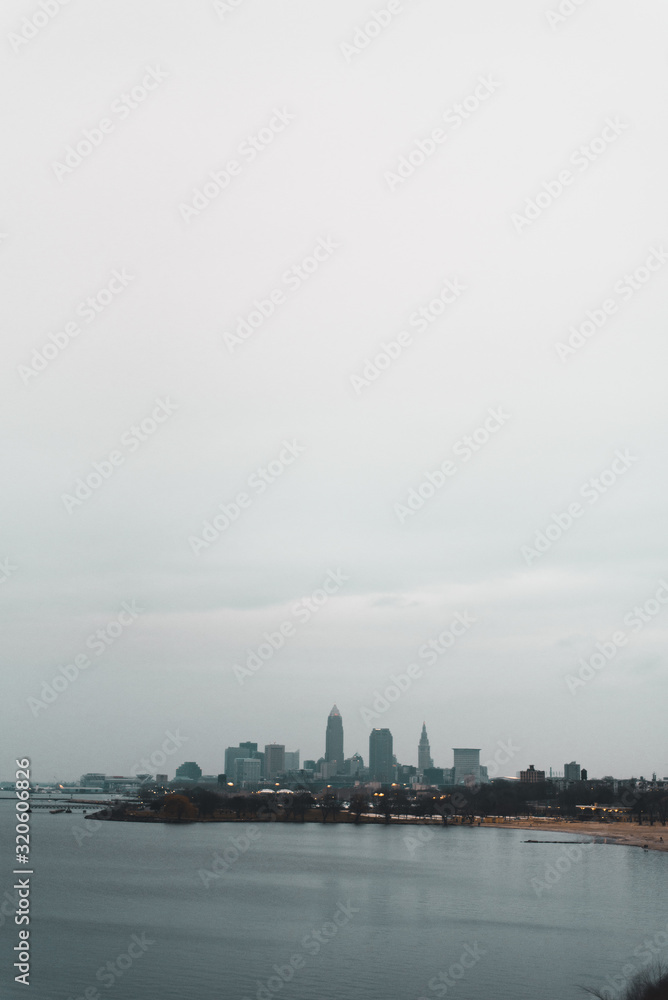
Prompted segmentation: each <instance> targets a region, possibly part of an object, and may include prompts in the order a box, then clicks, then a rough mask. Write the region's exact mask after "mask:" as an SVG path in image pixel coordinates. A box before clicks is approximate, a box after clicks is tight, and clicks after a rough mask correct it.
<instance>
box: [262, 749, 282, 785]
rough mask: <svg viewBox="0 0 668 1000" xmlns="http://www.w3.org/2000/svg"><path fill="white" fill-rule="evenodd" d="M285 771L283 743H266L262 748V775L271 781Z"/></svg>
mask: <svg viewBox="0 0 668 1000" xmlns="http://www.w3.org/2000/svg"><path fill="white" fill-rule="evenodd" d="M284 771H285V744H284V743H267V745H266V746H265V748H264V776H265V778H267V779H268V780H269V781H272V780H273V779H274V778H276V777H277V776H278V775H279V774H282V773H283V772H284Z"/></svg>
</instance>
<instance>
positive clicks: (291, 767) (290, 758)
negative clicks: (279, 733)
mask: <svg viewBox="0 0 668 1000" xmlns="http://www.w3.org/2000/svg"><path fill="white" fill-rule="evenodd" d="M285 770H286V771H298V770H299V750H286V751H285Z"/></svg>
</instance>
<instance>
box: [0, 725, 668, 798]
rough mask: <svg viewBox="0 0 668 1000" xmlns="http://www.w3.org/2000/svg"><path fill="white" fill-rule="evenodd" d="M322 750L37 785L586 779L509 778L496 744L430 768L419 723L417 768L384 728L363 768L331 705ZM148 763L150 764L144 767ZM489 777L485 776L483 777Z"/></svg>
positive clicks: (102, 789) (552, 773)
mask: <svg viewBox="0 0 668 1000" xmlns="http://www.w3.org/2000/svg"><path fill="white" fill-rule="evenodd" d="M324 742H325V752H324V755H323V756H322V757H320V758H318V759H317V760H313V759H307V760H304V761H303V763H302V762H300V751H299V750H287V749H286V747H285V744H283V743H267V744H266V745H265V746H264V750H260V749H259V747H258V744H257V743H256V742H252V741H246V742H240V743H239V745H238V746H231V747H227V748H226V750H225V753H224V770H223V771H222V772H219V773H217V774H203V772H202V768H201V767H200V766H199V764H198V763H197V762H196V761H184V762H183V763H182V764H180V765H179V766H178V767H176V769H175V774H174V777H173V778H172V779H170V777H169V774H168V773H166V772H164V771H162V772H159V771H156V773H154V774H152V773H149V772H148V771H146V772H142V773H136V774H132V775H128V776H124V775H108V774H105V773H100V772H87V773H85V774H83V775H82V776H81V778H80V780H79V783H72V782H69V781H68V782H58V781H54V782H53V783H44V784H40V786H38V787H39V788H43V789H44V790H45V791H48V790H51V789H54V790H59V791H62V792H67V793H88V794H91V793H92V794H94V793H105V794H108V793H117V794H119V793H120V794H123V793H127V794H132V793H133V792H135V791H136V789H137V788H138V787H141V786H146V785H153V786H154V787H158V788H165V789H166V788H168V787H169V786H170V785H171V786H174V785H175V784H176V785H179V786H181V787H183V786H186V787H187V786H188V785H196V784H215V785H216V786H218V787H220V786H225V787H226V789H227V790H231V789H243V790H247V791H251V792H252V791H257V790H259V789H260V788H262V787H266V786H268V785H270V786H273V787H276V786H278V785H283V786H284V787H286V788H291V787H292V788H296V787H304V788H311V789H313V790H316V791H317V790H320V789H322V788H325V787H327V788H332V789H336V788H341V789H346V788H350V787H353V786H356V785H373V786H378V787H380V786H384V785H398V786H403V787H405V788H408V789H411V790H413V791H415V792H420V791H424V790H428V789H432V788H445V787H454V786H460V785H463V786H469V787H471V786H477V785H484V784H489V783H490V782H491V781H493V780H494V779H497V778H503V779H504V780H506V781H510V782H519V783H521V784H523V785H544V783H545V782H546V781H549V782H551V783H552V785H553V787H554V788H555V789H556V790H563V789H564V788H566V787H567V786H568V785H570V784H572V783H574V782H586V781H588V780H590V779H589V777H588V773H587V770H586V768H583V767H581V766H580V764H579V763H577V762H576V761H574V760H572V761H570V762H569V763H565V764H564V765H563V770H562V771H557V770H553V768H549V771H547V772H546V771H545V770H541V769H538V768H536V767H535V765H534V764H529V765H528V766H526V767H525V768H524V769H520V770H517V771H514V772H513V773H512V774H509V773H505V774H503V773H501V770H500V768H501V767H502V766H506V767H507V764H508V763H509V762H510V760H511V759H512V758H513V757H514V756H515V755H516V754H517V753H518V748H516V747H512V746H510V745H509V744H506V745H505V747H504V745H503V744H501V747H502V752H498V751H497V753H496V754H495V756H494V759H492V760H490V761H487V762H486V763H485V764H481V763H480V749H479V748H477V747H453V748H452V754H453V758H452V765H451V766H449V767H440V766H435V764H434V760H433V758H432V754H431V747H430V742H429V736H428V733H427V726H426V723H423V724H422V731H421V733H420V737H419V740H418V742H417V766H415V765H413V764H401V763H399V762H398V761H397V758H396V756H395V755H394V751H393V739H392V733H391V731H390V730H389V729H387V728H378V729H372V730H371V732H370V734H369V749H368V763H367V764H365V762H364V758H363V757H362V755H361V754H360V753H354V754H352V756H350V757H346V756H345V753H344V730H343V718H342V716H341V713H340V711H339V709H338V708H337V706H336V705H334V706H333V708H332V710H331V712H330V713H329V716H328V718H327V723H326V727H325V741H324ZM156 757H157V758H158V759H160V760H161V761H162V762H166V760H167V755H166V754H164V753H162V752H158V754H153V755H152V758H151V761H152V762H153V763H157V761H156ZM144 763H146V764H148V763H149V762H148V761H146V762H144ZM490 772H491V773H490ZM599 780H601V781H603V782H605V783H606V784H611V783H612V786H613V791H615V792H616V791H617V790H618V786H623V785H626V784H627V783H628V782H629V781H632V782H633V783H634V784H639V785H640V787H641V788H644V789H646V790H652V789H661V788H663V787H664V783H665V784H668V777H664V778H663V779H657V776H656V773H653V774H652V777H651V779H645V778H644V776H642V775H641V776H640V778H639V779H638V780H636V779H635V778H631V779H616V778H614V777H613V776H611V775H606V776H605V777H604V778H602V779H599ZM12 787H13V785H12V784H11V783H9V782H0V788H1V789H8V788H12Z"/></svg>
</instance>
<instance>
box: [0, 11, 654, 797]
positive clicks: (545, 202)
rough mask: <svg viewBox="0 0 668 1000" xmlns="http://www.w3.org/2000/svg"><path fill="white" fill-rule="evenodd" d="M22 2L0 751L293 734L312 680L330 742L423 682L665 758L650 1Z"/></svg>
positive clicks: (556, 746)
mask: <svg viewBox="0 0 668 1000" xmlns="http://www.w3.org/2000/svg"><path fill="white" fill-rule="evenodd" d="M44 4H45V5H46V8H47V11H46V13H45V12H44V11H43V8H42V7H40V6H39V4H38V3H37V2H32V0H31V2H24V0H21V2H19V0H5V2H4V3H3V5H2V9H1V10H0V37H2V39H3V41H2V44H3V46H4V57H3V59H2V64H1V67H0V82H1V85H2V91H3V93H4V94H5V95H6V101H5V108H4V111H3V119H4V120H3V135H4V136H5V138H6V143H5V146H6V152H5V155H4V157H3V162H2V165H1V166H0V171H1V173H2V185H1V190H2V199H1V205H0V232H1V234H2V236H1V238H0V264H1V271H2V279H1V280H2V299H3V304H4V308H3V330H4V332H3V344H4V347H5V358H6V364H5V366H4V369H3V373H2V386H1V390H2V409H3V421H2V426H3V431H2V438H3V446H4V448H3V450H4V462H3V467H4V470H5V489H4V490H3V496H2V525H1V533H0V559H3V560H4V563H3V564H2V572H1V573H0V576H1V577H2V582H1V583H0V595H1V597H2V606H3V658H4V664H5V665H4V670H3V678H4V684H3V687H4V697H3V699H2V701H3V715H4V716H5V719H4V722H3V732H5V733H6V734H7V742H6V754H5V758H4V764H3V768H2V770H3V776H4V777H9V774H10V772H11V771H12V770H13V767H14V764H13V760H14V758H15V757H22V756H25V755H28V756H30V757H31V758H32V759H33V770H34V774H35V776H36V777H38V778H41V779H44V780H47V779H50V778H52V777H53V776H54V775H57V776H59V777H76V776H78V775H79V774H81V773H82V772H84V771H88V770H96V771H97V770H100V771H105V772H107V773H126V772H128V771H129V770H130V769H131V768H132V767H133V766H134V765H135V764H136V762H137V761H139V760H140V759H141V758H142V757H144V758H145V757H148V756H149V755H150V754H152V753H153V752H155V751H157V750H158V749H159V748H160V747H161V745H162V743H163V741H164V739H165V733H166V731H167V730H171V731H172V732H176V731H177V730H178V731H179V732H180V734H181V735H182V737H183V738H184V743H183V744H182V746H181V747H180V748H179V749H178V750H177V751H176V752H175V753H174V754H172V755H171V756H170V757H169V760H168V761H167V763H166V764H165V765H164V767H161V768H158V770H166V771H169V773H170V774H173V771H174V769H175V767H176V766H178V764H180V763H181V762H182V760H184V759H187V760H197V761H198V762H199V763H200V765H201V766H202V768H203V769H204V771H205V772H207V773H208V772H213V773H216V772H218V771H220V770H222V769H223V752H224V748H225V747H226V746H228V745H233V744H236V743H237V741H238V740H256V741H257V742H258V743H260V744H264V743H265V742H270V741H277V742H281V743H285V744H286V746H287V748H288V749H297V748H299V749H300V750H301V753H302V758H304V757H316V758H317V757H318V756H320V755H321V754H322V753H323V751H324V729H325V723H326V717H327V714H328V712H329V710H330V708H331V706H332V704H333V703H334V702H336V704H337V705H338V706H339V709H340V711H341V713H342V716H343V722H344V730H345V751H346V754H347V755H350V754H352V753H353V752H355V751H359V752H361V753H362V755H363V756H364V758H365V761H366V760H367V759H368V733H369V729H370V728H371V725H377V726H388V727H389V728H390V729H391V730H392V732H393V735H394V746H395V752H396V754H397V756H398V759H399V760H400V761H402V762H405V763H416V762H417V741H418V738H419V735H420V727H421V724H422V721H423V719H425V720H426V722H427V728H428V732H429V736H430V739H431V745H432V752H433V756H434V758H435V762H436V763H437V764H439V765H450V764H451V763H452V753H451V749H450V748H451V747H452V746H475V747H480V748H481V751H482V754H481V757H482V759H483V760H485V759H490V758H491V757H492V756H493V754H494V753H495V751H496V749H497V747H498V744H499V741H508V740H510V741H511V742H512V745H513V746H514V747H516V748H518V749H517V750H516V751H513V756H512V759H511V760H510V762H509V763H508V764H507V765H505V766H504V767H503V768H502V770H503V771H504V773H511V774H514V773H515V772H516V771H517V770H519V769H520V768H522V767H525V766H527V765H528V764H529V763H535V765H536V766H537V767H545V768H549V767H550V766H552V767H553V768H555V769H559V770H560V769H561V768H562V767H563V764H564V762H565V761H570V760H572V759H575V760H577V761H579V762H581V764H582V765H583V766H585V767H588V769H589V773H590V774H591V775H596V776H601V775H604V774H609V773H614V774H616V775H618V776H629V775H632V774H633V775H636V776H638V775H639V774H644V775H645V776H647V775H650V774H651V772H652V771H654V770H655V771H656V772H657V773H658V774H659V776H662V775H664V774H668V749H667V747H666V736H665V704H666V667H665V640H666V634H667V625H668V584H662V582H661V581H662V580H668V560H667V559H666V547H665V540H666V529H665V487H666V464H665V462H666V458H665V456H666V432H665V426H666V408H667V405H666V392H665V383H666V378H665V362H666V356H667V354H668V348H667V347H666V305H665V303H666V286H667V282H668V231H667V222H666V207H667V202H668V199H667V196H666V185H665V177H666V169H667V166H668V164H667V159H668V157H667V152H668V148H667V141H666V127H665V93H666V90H667V87H668V59H667V52H666V44H665V38H666V29H667V28H668V11H667V10H666V8H665V5H664V4H663V3H661V2H660V0H644V2H641V3H637V4H633V5H631V4H629V3H626V2H622V0H584V2H582V0H580V3H579V4H577V3H576V2H574V0H573V2H571V0H561V2H560V0H504V2H503V3H498V2H496V0H484V2H482V0H481V2H477V3H471V2H470V0H466V2H464V0H459V2H450V0H448V2H444V0H413V2H411V0H401V2H398V0H393V2H392V3H391V4H390V3H388V2H385V0H378V3H376V4H373V5H371V4H367V3H362V2H359V0H336V2H333V0H310V2H308V0H271V2H268V0H236V2H234V0H227V2H226V0H219V2H218V3H214V2H209V0H198V2H192V0H189V2H186V0H143V2H142V3H140V4H137V3H133V2H130V0H114V2H113V3H111V2H104V0H87V2H86V3H77V2H73V3H69V4H67V5H65V6H62V7H60V6H59V4H58V0H44ZM54 11H55V12H54ZM560 11H561V12H560ZM374 12H375V16H374ZM212 173H213V175H214V177H215V176H217V177H218V180H214V179H213V178H212ZM89 298H90V299H92V300H93V301H92V303H88V304H86V300H88V299H89ZM420 310H422V313H420ZM263 313H264V315H263ZM246 324H249V325H246ZM578 331H579V332H578ZM569 338H570V339H569ZM560 345H561V346H560ZM45 348H46V349H45ZM374 358H375V360H374ZM370 362H371V366H370V365H369V363H370ZM142 421H144V423H143V424H142ZM485 422H487V423H486V424H485ZM132 428H135V430H133V429H132ZM137 428H138V429H137ZM467 435H468V436H469V438H470V440H469V442H468V443H467V441H466V436H467ZM286 442H287V444H286ZM96 463H97V466H96ZM262 469H265V470H268V471H267V472H266V474H265V473H263V472H258V470H262ZM272 469H273V472H272V471H271V470H272ZM96 470H97V471H96ZM91 476H92V479H90V482H89V484H88V485H86V480H87V478H88V477H91ZM96 477H97V478H96ZM429 477H431V481H430V479H429ZM79 480H82V482H80V483H79V485H78V486H77V484H78V481H79ZM592 480H595V482H592ZM91 484H92V485H91ZM77 490H78V494H77ZM411 491H413V492H411ZM87 492H88V494H89V495H86V494H87ZM240 494H241V495H242V496H240ZM430 494H432V495H430ZM409 500H410V503H409ZM411 503H412V507H411V505H410V504H411ZM230 504H233V505H236V507H235V506H232V507H230ZM221 505H222V506H221ZM569 509H570V513H569ZM226 511H227V513H226ZM216 516H218V521H217V524H216V523H211V522H213V521H214V518H216ZM206 522H210V524H211V526H210V527H209V528H206V527H205V523H206ZM548 525H551V527H550V528H549V529H548ZM546 530H547V534H544V535H543V540H541V539H540V538H538V539H537V533H539V532H543V533H545V532H546ZM541 549H542V551H541ZM325 580H327V581H328V590H329V591H330V593H326V591H325V590H322V592H321V593H317V594H316V596H315V599H314V600H315V603H313V599H312V598H311V596H310V595H312V594H313V593H314V592H315V591H318V590H319V589H320V588H322V587H323V583H324V581H325ZM657 592H658V595H659V596H658V598H657V597H655V595H656V594H657ZM305 599H306V600H308V601H310V602H312V603H311V605H310V607H311V610H309V606H308V605H307V604H305V603H304V600H305ZM318 602H319V603H318ZM124 604H125V605H127V607H129V608H130V609H131V610H130V611H128V610H127V609H126V610H123V605H124ZM637 606H639V607H640V608H641V609H642V611H641V614H640V616H638V614H637V613H636V612H634V611H633V609H634V608H635V607H637ZM119 615H121V618H120V621H119V617H118V616H119ZM457 615H459V618H458V617H457ZM462 622H465V623H466V624H465V625H464V624H462ZM453 623H458V624H455V630H454V634H453V633H451V632H450V629H451V626H452V625H453ZM281 626H283V634H282V635H281V631H280V630H281ZM98 630H102V634H101V636H100V635H98V636H97V637H96V635H95V633H96V632H97V631H98ZM457 632H459V633H460V634H458V635H457V634H456V633H457ZM275 633H277V635H278V637H276V636H274V639H273V642H274V645H275V646H279V645H280V648H277V649H275V650H273V649H272V648H271V645H267V646H263V647H262V650H261V652H260V654H259V655H260V658H259V659H258V660H254V659H253V658H252V657H251V660H250V663H251V666H248V665H247V661H248V660H249V656H250V654H251V653H256V654H257V651H258V647H260V646H261V645H262V644H263V643H267V639H266V638H265V634H269V635H270V636H272V635H274V634H275ZM441 634H444V637H443V639H442V640H441V642H440V644H438V645H437V648H438V650H439V652H438V653H436V652H434V653H433V654H432V653H431V652H430V649H429V643H430V642H435V643H438V642H439V640H438V636H439V635H441ZM281 642H282V645H281ZM597 644H599V648H597ZM432 649H434V647H433V646H432ZM269 654H271V655H269ZM262 656H264V657H265V658H264V659H262ZM76 657H79V660H78V661H77V660H76ZM592 657H594V659H593V662H592ZM77 663H78V666H77ZM257 663H260V664H261V666H259V667H258V668H257V669H252V664H257ZM86 664H87V665H86ZM410 664H416V665H417V667H418V668H419V669H413V670H412V674H411V675H408V674H406V670H407V669H408V667H409V665H410ZM68 665H70V666H69V667H68ZM235 667H236V668H237V669H235ZM63 669H64V670H65V672H64V673H63V672H62V671H63ZM392 674H394V675H395V676H397V675H405V676H406V677H407V678H408V680H406V681H402V679H401V677H399V681H400V686H403V687H404V688H405V690H403V691H401V692H400V694H399V697H398V698H397V700H395V701H394V702H392V703H388V705H387V709H386V710H381V709H382V707H383V704H384V703H383V702H382V701H377V702H376V703H375V705H376V707H375V709H374V700H375V698H376V693H378V694H380V695H383V693H384V691H385V689H386V688H388V686H390V685H392V683H393V681H392V677H391V675H392ZM57 677H58V678H60V680H59V681H57V683H56V685H55V687H54V685H53V680H54V678H57ZM45 683H46V684H47V685H48V686H49V687H47V688H46V689H45V688H44V684H45ZM57 689H60V690H57ZM49 691H51V694H50V693H49ZM393 697H394V692H393V691H391V693H390V698H393ZM48 698H51V700H50V702H49V703H47V699H48ZM31 699H32V700H31ZM370 711H371V712H373V711H375V713H376V714H375V715H374V716H373V719H372V721H371V722H370V721H369V720H370V719H371V716H370V715H369V714H368V713H369V712H370Z"/></svg>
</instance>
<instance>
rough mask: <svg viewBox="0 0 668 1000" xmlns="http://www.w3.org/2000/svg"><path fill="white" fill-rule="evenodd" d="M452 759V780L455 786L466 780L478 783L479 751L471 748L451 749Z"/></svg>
mask: <svg viewBox="0 0 668 1000" xmlns="http://www.w3.org/2000/svg"><path fill="white" fill-rule="evenodd" d="M453 753H454V755H455V759H454V765H455V766H454V772H455V774H454V780H455V784H456V785H461V784H462V782H465V781H466V779H467V778H468V779H469V780H471V779H473V780H474V781H476V782H479V781H480V750H479V749H478V748H473V747H453Z"/></svg>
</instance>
